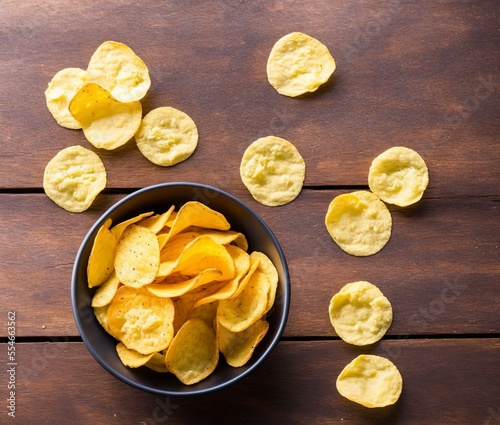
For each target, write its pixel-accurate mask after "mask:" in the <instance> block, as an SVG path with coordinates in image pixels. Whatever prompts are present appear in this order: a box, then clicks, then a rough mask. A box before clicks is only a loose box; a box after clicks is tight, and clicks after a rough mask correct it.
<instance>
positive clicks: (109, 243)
mask: <svg viewBox="0 0 500 425" xmlns="http://www.w3.org/2000/svg"><path fill="white" fill-rule="evenodd" d="M111 223H112V221H111V219H110V218H108V219H106V220H105V221H104V223H103V225H102V226H101V227H100V228H99V230H98V231H97V234H96V236H95V239H94V243H93V244H92V250H91V251H90V256H89V262H88V264H87V281H88V286H89V288H93V287H94V286H99V285H101V284H102V283H104V282H105V281H106V279H108V278H109V277H110V276H111V274H112V273H113V270H114V268H115V266H114V262H115V252H116V245H117V244H118V241H117V240H116V238H115V236H114V235H113V233H112V232H111V231H110V230H109V226H111Z"/></svg>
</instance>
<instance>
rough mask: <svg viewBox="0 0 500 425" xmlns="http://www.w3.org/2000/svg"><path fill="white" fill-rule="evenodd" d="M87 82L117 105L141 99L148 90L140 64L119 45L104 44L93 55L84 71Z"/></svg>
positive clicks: (146, 73)
mask: <svg viewBox="0 0 500 425" xmlns="http://www.w3.org/2000/svg"><path fill="white" fill-rule="evenodd" d="M87 72H88V74H89V77H88V79H89V81H93V82H95V83H97V84H99V85H100V86H102V87H104V88H105V89H106V90H107V91H109V92H110V93H111V95H112V96H113V97H114V98H115V99H117V100H118V101H120V102H124V103H127V102H135V101H138V100H140V99H142V98H143V97H144V96H145V95H146V93H147V92H148V90H149V88H150V86H151V78H150V76H149V70H148V67H147V66H146V64H145V63H144V62H143V60H142V59H141V58H140V57H139V56H137V55H136V54H135V52H134V51H133V50H132V49H131V48H130V47H128V46H127V45H125V44H123V43H118V42H116V41H105V42H104V43H102V44H101V45H100V46H99V47H98V48H97V49H96V51H95V52H94V54H93V55H92V57H91V58H90V62H89V64H88V67H87Z"/></svg>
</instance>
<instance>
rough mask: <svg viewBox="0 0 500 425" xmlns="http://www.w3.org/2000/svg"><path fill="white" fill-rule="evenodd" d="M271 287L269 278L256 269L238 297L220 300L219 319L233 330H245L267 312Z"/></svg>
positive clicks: (223, 324)
mask: <svg viewBox="0 0 500 425" xmlns="http://www.w3.org/2000/svg"><path fill="white" fill-rule="evenodd" d="M270 289H271V282H270V280H269V278H268V277H267V276H266V275H265V274H264V273H262V272H261V271H259V270H255V272H254V273H253V274H252V277H251V278H250V280H249V281H248V283H247V284H246V286H245V288H244V289H243V291H242V292H241V293H240V294H239V295H238V296H237V297H231V298H229V299H227V300H220V301H219V307H218V309H217V320H218V321H219V323H220V324H221V325H222V326H224V327H225V328H226V329H228V330H230V331H232V332H241V331H244V330H245V329H247V328H249V327H250V326H251V325H253V324H254V323H255V322H256V321H257V320H259V319H260V318H261V317H262V316H263V315H264V314H265V312H266V308H267V301H268V297H269V291H270Z"/></svg>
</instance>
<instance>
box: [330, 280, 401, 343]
mask: <svg viewBox="0 0 500 425" xmlns="http://www.w3.org/2000/svg"><path fill="white" fill-rule="evenodd" d="M328 313H329V316H330V321H331V323H332V326H333V327H334V329H335V332H337V335H338V336H340V337H341V338H342V340H344V341H345V342H347V343H349V344H354V345H369V344H373V343H375V342H377V341H378V340H379V339H380V338H382V337H383V336H384V335H385V333H386V332H387V329H389V327H390V326H391V323H392V306H391V303H390V302H389V300H388V299H387V298H386V297H385V296H384V294H382V292H381V291H380V289H379V288H377V287H376V286H375V285H373V284H371V283H370V282H366V281H359V282H352V283H348V284H347V285H345V286H344V287H343V288H342V289H341V290H340V291H339V292H338V293H337V294H335V295H334V296H333V297H332V299H331V301H330V306H329V309H328Z"/></svg>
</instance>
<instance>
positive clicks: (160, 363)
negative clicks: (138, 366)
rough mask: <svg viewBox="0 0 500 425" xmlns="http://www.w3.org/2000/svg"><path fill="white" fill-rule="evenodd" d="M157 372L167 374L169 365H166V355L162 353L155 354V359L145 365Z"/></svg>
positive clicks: (152, 358)
mask: <svg viewBox="0 0 500 425" xmlns="http://www.w3.org/2000/svg"><path fill="white" fill-rule="evenodd" d="M144 366H146V367H148V368H150V369H151V370H154V371H155V372H160V373H167V372H168V370H167V365H166V364H165V355H164V354H161V353H154V354H153V357H151V359H149V361H148V362H147V363H146V364H145V365H144Z"/></svg>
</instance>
